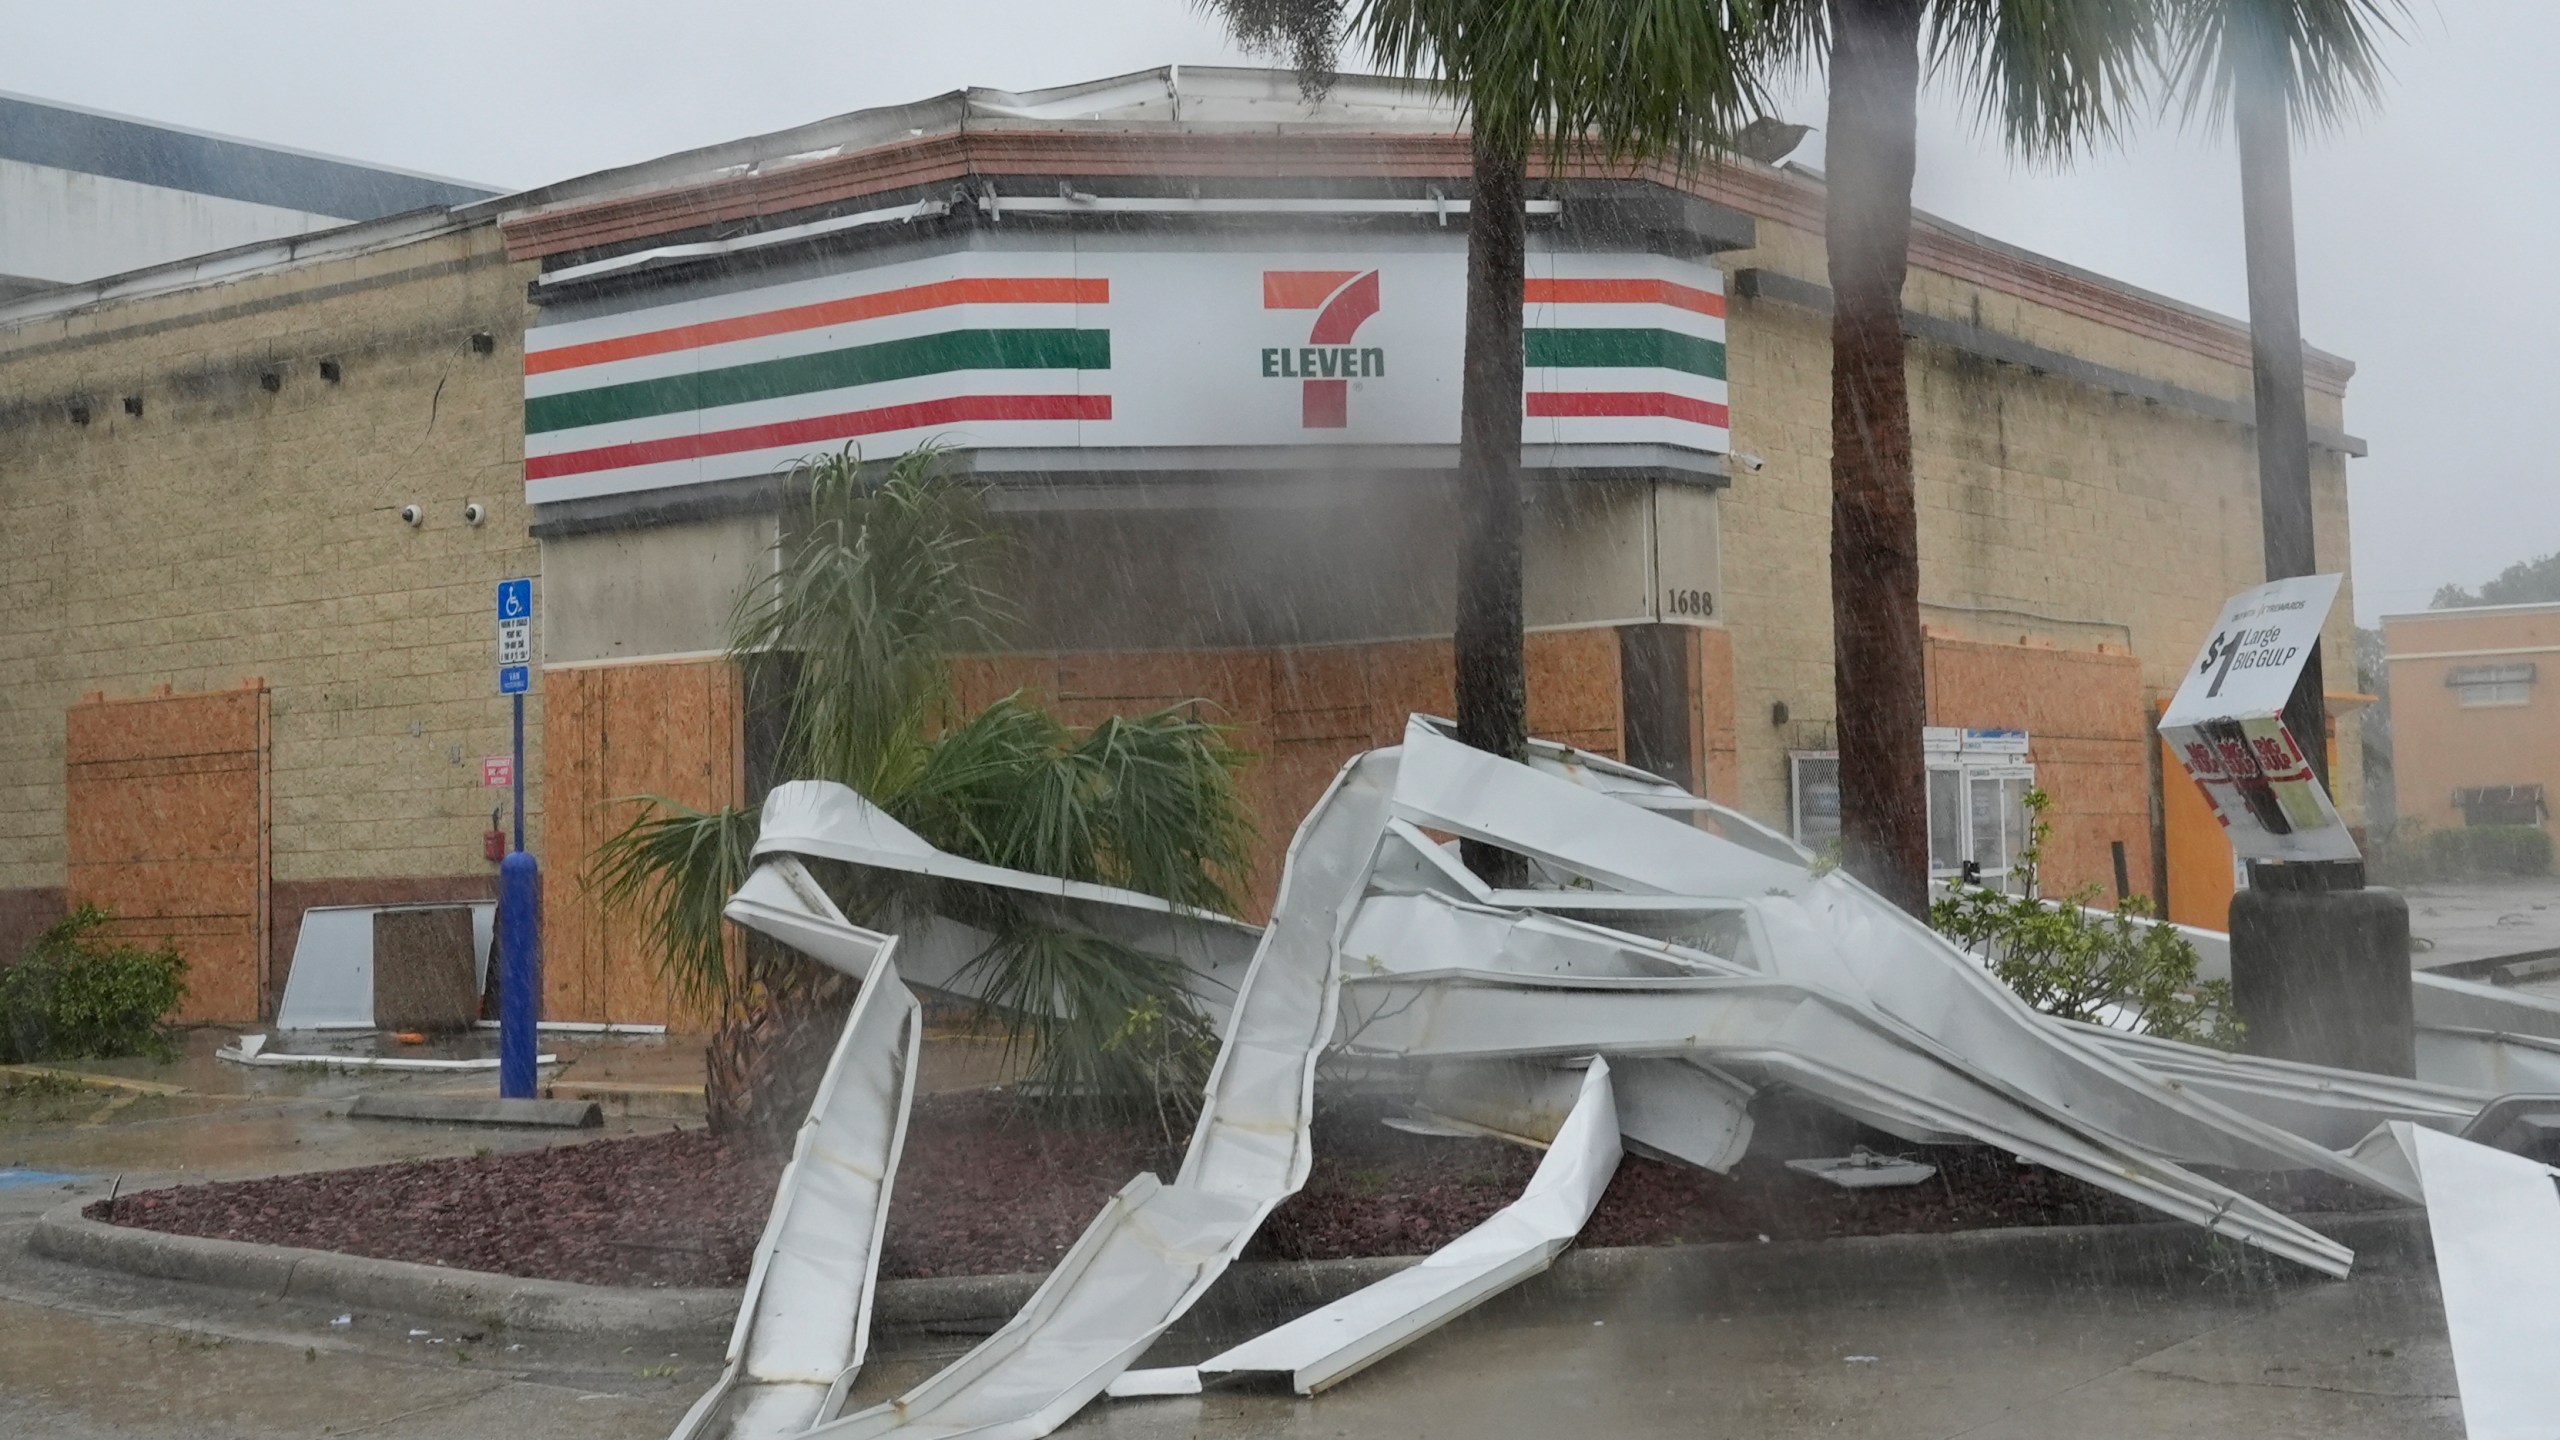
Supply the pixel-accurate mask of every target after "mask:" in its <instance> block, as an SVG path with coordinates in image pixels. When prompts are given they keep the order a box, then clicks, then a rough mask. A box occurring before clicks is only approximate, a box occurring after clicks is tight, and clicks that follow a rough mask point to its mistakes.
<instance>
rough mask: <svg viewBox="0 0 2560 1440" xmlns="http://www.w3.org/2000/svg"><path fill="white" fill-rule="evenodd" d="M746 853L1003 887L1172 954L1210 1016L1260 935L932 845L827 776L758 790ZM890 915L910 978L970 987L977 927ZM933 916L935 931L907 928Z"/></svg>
mask: <svg viewBox="0 0 2560 1440" xmlns="http://www.w3.org/2000/svg"><path fill="white" fill-rule="evenodd" d="M754 853H755V856H756V858H758V859H763V858H765V857H766V856H770V855H812V856H818V857H820V858H823V859H829V860H842V861H845V862H847V863H850V864H854V865H865V866H870V867H872V868H875V869H881V870H894V871H899V872H902V873H905V874H909V875H918V876H925V877H929V878H932V879H937V880H947V881H952V882H955V883H959V884H965V885H982V886H988V887H992V888H994V889H998V890H1005V891H1010V892H1012V893H1013V894H1014V895H1015V896H1016V897H1017V898H1019V899H1020V900H1022V901H1023V902H1024V903H1025V904H1026V905H1028V906H1029V907H1030V908H1031V909H1032V911H1033V912H1034V913H1035V914H1037V915H1038V916H1039V917H1040V918H1041V919H1043V920H1044V921H1046V922H1048V923H1050V924H1054V925H1057V926H1059V927H1061V928H1064V929H1070V930H1082V931H1085V932H1087V933H1090V934H1094V935H1098V936H1100V937H1102V938H1103V939H1106V940H1111V941H1114V942H1117V943H1119V944H1122V945H1126V946H1128V947H1130V948H1131V949H1135V950H1143V951H1147V952H1149V953H1151V954H1158V955H1168V956H1171V957H1173V958H1175V959H1177V960H1180V961H1181V962H1182V963H1183V964H1184V966H1185V967H1186V968H1187V969H1188V970H1189V971H1190V972H1191V974H1192V976H1193V977H1194V984H1193V993H1194V995H1195V996H1196V997H1197V998H1198V999H1199V1000H1200V1002H1201V1003H1202V1004H1203V1005H1204V1006H1206V1007H1208V1009H1209V1010H1210V1011H1211V1012H1212V1013H1213V1014H1224V1013H1225V1011H1226V1009H1227V1007H1228V1005H1229V1004H1231V1003H1232V1002H1233V1000H1234V996H1235V988H1236V985H1237V984H1238V983H1239V982H1240V981H1242V979H1243V978H1244V972H1245V968H1246V967H1247V966H1248V965H1250V964H1251V963H1252V962H1253V956H1254V952H1255V948H1256V947H1257V946H1258V945H1259V944H1260V943H1261V939H1262V930H1261V927H1259V926H1255V925H1248V924H1246V923H1244V922H1243V921H1240V920H1235V919H1231V918H1229V917H1227V916H1224V915H1217V914H1212V913H1210V912H1208V911H1205V910H1191V909H1187V908H1185V907H1182V906H1178V905H1175V904H1172V903H1171V902H1169V901H1166V900H1162V899H1159V898H1157V897H1156V896H1153V895H1148V894H1144V893H1142V892H1140V891H1136V890H1123V889H1121V888H1119V887H1118V886H1114V885H1095V884H1091V883H1088V882H1086V881H1082V880H1061V879H1058V878H1057V877H1055V876H1051V875H1035V874H1032V873H1030V872H1028V871H1023V870H1008V869H1005V868H1004V867H1003V866H1000V865H986V864H981V863H980V862H978V861H975V860H969V859H964V858H962V857H961V856H958V855H953V854H951V853H949V852H947V851H943V850H937V849H935V848H934V847H933V846H932V845H931V844H929V843H927V842H926V841H925V839H924V837H922V836H920V835H918V834H916V833H915V832H914V831H912V830H910V829H908V828H907V827H906V826H904V825H901V824H899V823H898V822H897V820H896V819H895V818H893V817H892V816H891V815H890V814H889V813H888V812H887V811H885V810H882V809H881V808H880V807H879V806H877V805H874V804H872V803H871V802H870V801H869V800H866V799H864V798H863V797H862V796H861V795H860V794H858V793H856V792H855V791H854V790H852V789H851V788H849V787H847V786H844V785H839V784H836V783H835V782H833V781H829V780H794V781H790V782H787V783H785V784H781V785H776V786H775V787H773V789H772V791H771V792H770V793H768V794H767V795H766V796H765V802H764V812H763V817H762V821H761V825H760V828H759V830H758V832H757V837H756V846H755V852H754ZM891 918H892V919H893V920H894V921H895V924H894V926H893V928H894V929H895V930H896V933H897V934H898V935H900V936H901V937H902V938H904V939H905V940H906V941H907V942H908V943H907V944H906V945H905V946H904V947H903V948H902V950H901V952H900V953H901V955H902V957H903V958H902V960H901V962H900V963H901V966H902V968H904V969H905V970H906V972H907V974H908V976H909V977H910V978H911V979H912V980H914V981H916V982H917V983H920V984H927V985H934V986H937V987H939V988H945V989H956V990H959V991H961V992H962V993H969V990H970V986H969V984H968V981H967V979H966V976H965V971H966V970H967V963H968V962H969V961H970V960H974V959H975V958H976V957H977V954H978V953H979V951H980V950H983V948H984V940H983V938H981V939H980V940H979V942H978V948H977V949H970V948H968V941H969V939H970V937H971V936H973V935H975V933H976V932H973V931H970V930H969V929H968V927H966V926H963V925H959V924H958V923H957V922H954V921H951V920H949V919H948V918H947V917H943V916H937V915H930V914H927V913H922V912H917V911H914V910H902V911H900V912H897V913H896V914H895V915H894V916H893V917H891ZM937 922H938V934H937V935H936V936H934V937H920V936H918V935H917V934H916V933H915V931H916V930H917V929H918V928H919V927H922V926H926V925H932V924H936V923H937ZM927 938H930V941H931V943H930V944H928V945H926V946H921V947H920V946H919V945H918V943H917V942H918V941H919V940H920V939H927ZM920 950H927V951H930V954H926V953H919V952H920Z"/></svg>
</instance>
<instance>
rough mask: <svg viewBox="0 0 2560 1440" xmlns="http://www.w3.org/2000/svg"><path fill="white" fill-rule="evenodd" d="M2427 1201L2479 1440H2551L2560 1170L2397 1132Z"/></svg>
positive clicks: (2557, 1383) (2402, 1125)
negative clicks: (2545, 1438)
mask: <svg viewBox="0 0 2560 1440" xmlns="http://www.w3.org/2000/svg"><path fill="white" fill-rule="evenodd" d="M2390 1134H2391V1137H2392V1139H2393V1140H2394V1141H2396V1142H2397V1143H2398V1145H2399V1146H2400V1148H2401V1150H2402V1151H2403V1152H2404V1153H2405V1154H2406V1156H2407V1157H2408V1160H2409V1163H2410V1165H2411V1166H2412V1167H2413V1168H2414V1169H2415V1170H2416V1171H2417V1173H2418V1176H2419V1180H2420V1183H2421V1184H2422V1185H2423V1187H2424V1189H2425V1191H2426V1200H2427V1231H2428V1233H2429V1235H2431V1236H2432V1237H2433V1238H2434V1244H2435V1252H2436V1281H2437V1284H2438V1285H2439V1286H2440V1287H2441V1288H2442V1290H2443V1292H2444V1320H2445V1329H2446V1331H2447V1332H2448V1333H2449V1334H2450V1335H2451V1336H2452V1339H2453V1374H2454V1380H2455V1382H2456V1383H2457V1384H2458V1385H2459V1386H2460V1387H2461V1390H2462V1423H2463V1428H2464V1430H2465V1432H2466V1433H2467V1434H2468V1435H2469V1436H2470V1437H2471V1440H2543V1437H2547V1436H2549V1435H2550V1434H2551V1433H2552V1429H2553V1422H2552V1416H2553V1415H2554V1413H2556V1412H2560V1367H2555V1366H2554V1365H2553V1364H2552V1357H2553V1356H2554V1355H2560V1170H2554V1169H2552V1168H2551V1167H2550V1166H2548V1165H2540V1164H2536V1163H2535V1162H2533V1161H2531V1160H2527V1159H2525V1158H2524V1157H2522V1156H2519V1155H2510V1154H2508V1153H2506V1152H2505V1151H2503V1150H2492V1149H2490V1148H2489V1147H2488V1146H2485V1145H2476V1144H2473V1143H2472V1142H2470V1141H2468V1140H2463V1139H2459V1138H2457V1137H2455V1136H2451V1135H2442V1134H2438V1133H2437V1132H2435V1131H2433V1130H2430V1129H2427V1128H2426V1127H2424V1126H2421V1125H2412V1124H2409V1123H2408V1122H2406V1121H2394V1122H2393V1123H2392V1125H2391V1130H2390Z"/></svg>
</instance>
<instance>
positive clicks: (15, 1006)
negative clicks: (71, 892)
mask: <svg viewBox="0 0 2560 1440" xmlns="http://www.w3.org/2000/svg"><path fill="white" fill-rule="evenodd" d="M114 918H115V917H114V916H113V915H112V914H111V913H109V912H108V911H106V910H103V909H100V908H99V907H97V906H95V905H83V906H81V907H80V908H78V909H76V910H74V911H72V912H71V913H70V914H68V915H66V916H64V917H63V918H62V919H61V920H60V921H59V922H57V923H56V924H55V925H54V926H53V927H52V928H51V929H48V930H46V931H45V932H44V933H43V934H42V935H40V936H37V937H36V943H35V944H34V945H32V946H30V947H29V948H28V950H27V953H26V955H25V956H24V957H23V958H21V959H20V960H19V961H18V963H16V964H14V965H11V966H8V967H7V968H5V969H0V1063H8V1064H14V1063H18V1062H21V1061H27V1060H96V1059H107V1058H111V1057H113V1056H117V1055H138V1054H139V1055H154V1056H157V1057H159V1058H161V1059H167V1058H168V1057H169V1056H170V1055H171V1054H172V1053H174V1052H173V1050H172V1048H171V1046H170V1043H169V1027H168V1025H167V1023H166V1022H167V1017H168V1015H169V1013H170V1012H171V1011H173V1010H175V1009H177V1008H178V1000H179V998H180V997H181V996H183V995H185V994H186V991H187V986H186V972H187V962H186V961H185V960H183V959H181V958H179V955H178V952H177V951H176V950H174V949H171V948H169V947H168V946H165V945H164V946H161V947H160V948H158V949H145V948H144V947H142V946H139V945H123V944H118V943H116V942H114V941H112V940H110V939H108V938H107V936H106V935H105V934H103V933H102V932H103V930H104V928H105V926H106V924H107V923H108V922H109V921H110V920H112V919H114Z"/></svg>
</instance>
